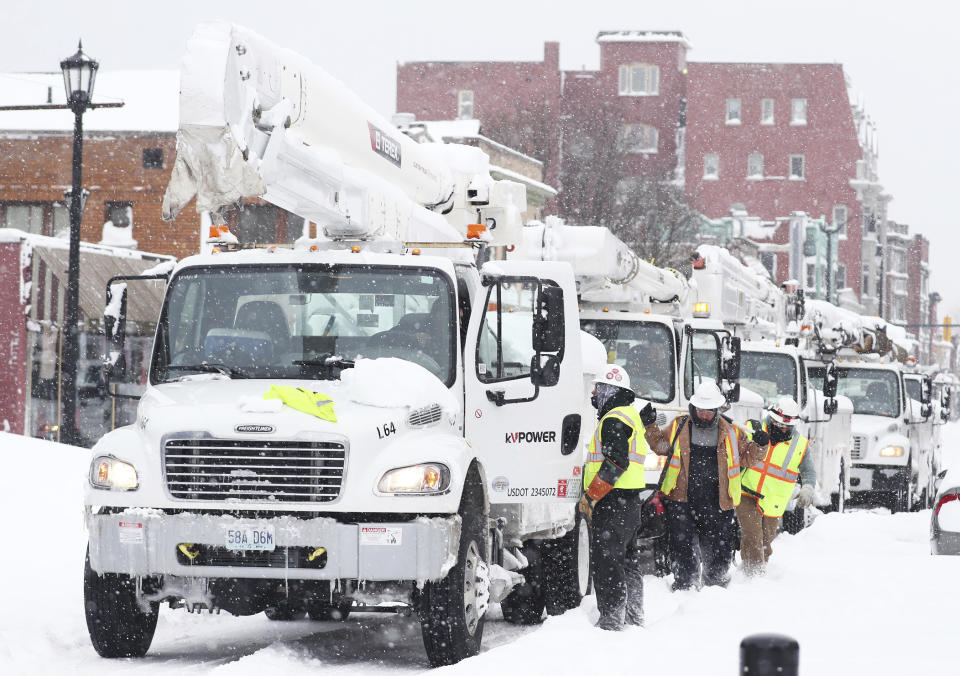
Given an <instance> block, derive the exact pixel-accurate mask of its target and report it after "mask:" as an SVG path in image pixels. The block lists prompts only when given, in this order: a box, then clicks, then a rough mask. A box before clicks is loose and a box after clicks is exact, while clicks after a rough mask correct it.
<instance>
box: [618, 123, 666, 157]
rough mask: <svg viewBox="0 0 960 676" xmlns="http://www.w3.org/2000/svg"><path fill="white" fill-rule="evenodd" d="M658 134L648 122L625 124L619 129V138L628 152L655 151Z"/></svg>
mask: <svg viewBox="0 0 960 676" xmlns="http://www.w3.org/2000/svg"><path fill="white" fill-rule="evenodd" d="M658 139H659V134H658V133H657V128H656V127H651V126H650V125H649V124H625V125H623V128H622V129H621V131H620V140H621V142H622V143H623V148H624V150H625V151H626V152H628V153H655V152H657V142H658Z"/></svg>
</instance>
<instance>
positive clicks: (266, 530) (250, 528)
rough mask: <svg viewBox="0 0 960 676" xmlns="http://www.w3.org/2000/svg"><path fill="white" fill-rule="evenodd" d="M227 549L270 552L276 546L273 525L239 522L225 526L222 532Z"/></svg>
mask: <svg viewBox="0 0 960 676" xmlns="http://www.w3.org/2000/svg"><path fill="white" fill-rule="evenodd" d="M224 539H225V544H226V547H227V549H233V550H239V551H245V552H272V551H273V550H274V549H275V548H276V537H275V535H274V532H273V526H258V525H252V524H250V525H248V524H240V525H238V526H231V527H229V528H227V532H226V533H225V534H224Z"/></svg>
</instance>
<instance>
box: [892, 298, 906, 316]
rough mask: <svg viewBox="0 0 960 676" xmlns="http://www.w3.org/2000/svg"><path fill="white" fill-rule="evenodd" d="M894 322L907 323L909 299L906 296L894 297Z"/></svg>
mask: <svg viewBox="0 0 960 676" xmlns="http://www.w3.org/2000/svg"><path fill="white" fill-rule="evenodd" d="M893 321H895V322H905V321H907V299H906V297H904V296H894V297H893Z"/></svg>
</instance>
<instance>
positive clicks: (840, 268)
mask: <svg viewBox="0 0 960 676" xmlns="http://www.w3.org/2000/svg"><path fill="white" fill-rule="evenodd" d="M834 287H836V288H837V289H845V288H847V266H846V265H844V264H843V263H838V264H837V281H836V282H835V283H834Z"/></svg>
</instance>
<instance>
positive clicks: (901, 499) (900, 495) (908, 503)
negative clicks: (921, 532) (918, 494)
mask: <svg viewBox="0 0 960 676" xmlns="http://www.w3.org/2000/svg"><path fill="white" fill-rule="evenodd" d="M912 508H913V486H911V481H910V469H909V467H908V468H907V472H906V473H905V474H904V475H903V477H902V478H901V479H900V481H899V482H897V490H895V491H894V492H893V494H892V496H891V500H890V511H891V512H892V513H894V514H896V513H897V512H909V511H910V510H911V509H912Z"/></svg>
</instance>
